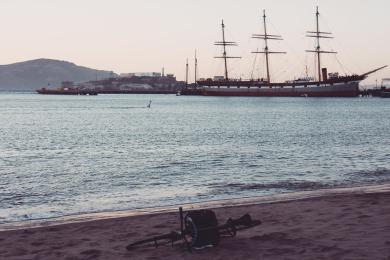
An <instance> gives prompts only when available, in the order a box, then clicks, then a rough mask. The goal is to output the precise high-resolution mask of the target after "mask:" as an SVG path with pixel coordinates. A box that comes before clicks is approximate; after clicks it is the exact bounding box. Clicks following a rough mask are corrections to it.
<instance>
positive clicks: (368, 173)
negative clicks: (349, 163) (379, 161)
mask: <svg viewBox="0 0 390 260" xmlns="http://www.w3.org/2000/svg"><path fill="white" fill-rule="evenodd" d="M349 175H353V176H362V177H369V178H375V177H390V169H386V168H378V169H375V170H364V171H357V172H352V173H349Z"/></svg>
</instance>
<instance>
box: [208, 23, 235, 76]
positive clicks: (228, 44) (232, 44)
mask: <svg viewBox="0 0 390 260" xmlns="http://www.w3.org/2000/svg"><path fill="white" fill-rule="evenodd" d="M221 25H222V41H221V42H215V43H214V45H219V46H223V53H222V56H219V57H214V58H217V59H224V62H225V80H226V81H228V80H229V76H228V67H227V59H240V58H241V57H233V56H227V53H226V46H237V43H236V42H228V41H226V40H225V24H224V23H223V20H222V24H221Z"/></svg>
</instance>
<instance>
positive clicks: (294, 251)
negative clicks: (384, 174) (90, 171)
mask: <svg viewBox="0 0 390 260" xmlns="http://www.w3.org/2000/svg"><path fill="white" fill-rule="evenodd" d="M198 208H213V209H214V211H215V213H216V215H217V218H218V220H219V223H224V222H225V221H226V220H227V218H229V217H233V218H237V217H240V216H241V215H243V214H245V213H250V214H251V215H252V218H254V219H260V220H262V222H263V224H262V225H261V226H258V227H255V228H253V229H250V230H246V231H243V232H241V233H239V234H238V235H237V237H234V238H226V239H223V240H222V241H221V243H220V244H219V245H218V246H217V247H215V248H208V249H204V250H199V251H198V250H197V251H194V252H193V253H188V252H187V251H186V250H185V248H184V247H183V246H182V245H180V243H176V244H175V246H174V247H173V248H172V247H171V246H161V247H159V248H157V249H155V248H153V247H141V248H137V249H135V250H134V251H130V252H128V251H126V249H125V247H126V245H127V244H129V243H131V242H133V241H135V240H139V239H143V238H146V237H150V236H155V235H158V234H163V233H167V232H170V231H172V230H178V229H179V217H178V212H177V209H174V208H172V209H164V211H161V209H160V210H159V211H154V212H150V211H148V212H146V211H145V210H144V211H143V212H140V211H137V212H134V211H133V212H132V213H133V215H131V214H130V215H129V212H126V214H127V215H126V216H125V215H124V213H123V212H121V213H120V214H118V213H116V214H111V215H110V216H107V215H106V217H105V218H102V216H101V215H100V216H99V219H97V218H96V217H97V216H93V217H90V219H89V220H88V221H86V220H85V218H84V221H82V220H80V219H78V220H75V219H74V220H73V221H70V220H69V219H67V222H64V220H61V221H57V222H46V224H43V223H40V224H39V225H37V223H35V224H31V223H29V225H24V226H18V228H17V229H16V230H6V231H4V229H5V228H4V225H3V231H1V232H0V248H1V249H0V259H67V260H70V259H386V260H387V259H390V221H389V219H390V185H388V184H385V185H376V186H366V187H354V188H340V189H332V190H320V191H312V192H300V193H294V194H280V195H277V196H276V195H275V196H273V197H271V196H268V197H267V198H264V197H263V199H261V197H258V198H244V199H240V200H239V201H231V200H230V201H218V203H217V202H212V203H211V202H208V204H204V203H203V204H202V205H200V204H191V207H189V205H184V209H185V210H189V209H198ZM121 214H122V215H121ZM114 215H115V217H114ZM91 219H93V220H91ZM44 225H46V226H44ZM9 229H10V228H9Z"/></svg>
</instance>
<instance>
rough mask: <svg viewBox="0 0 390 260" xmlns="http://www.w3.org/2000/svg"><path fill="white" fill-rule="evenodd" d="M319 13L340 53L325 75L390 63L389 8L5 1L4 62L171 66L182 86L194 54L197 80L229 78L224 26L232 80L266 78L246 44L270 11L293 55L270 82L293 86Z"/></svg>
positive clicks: (386, 4) (252, 43)
mask: <svg viewBox="0 0 390 260" xmlns="http://www.w3.org/2000/svg"><path fill="white" fill-rule="evenodd" d="M316 5H319V7H320V13H321V19H320V23H321V28H322V30H324V31H332V32H333V33H334V36H335V37H336V38H335V39H334V40H324V41H323V46H322V47H323V48H324V49H329V50H335V51H338V52H339V54H337V55H327V57H326V58H325V57H324V65H325V64H326V66H327V67H328V70H329V71H331V72H332V71H339V72H341V73H342V74H344V73H358V74H359V73H364V72H366V71H369V70H371V69H374V68H376V67H379V66H382V65H386V64H389V65H390V11H389V10H390V1H389V0H242V1H237V0H165V1H162V0H109V1H108V0H1V1H0V24H1V25H2V26H1V27H0V30H1V36H2V37H1V38H2V39H1V45H0V46H1V48H0V50H1V61H0V64H9V63H13V62H18V61H24V60H28V59H36V58H53V59H60V60H68V61H72V62H74V63H76V64H78V65H83V66H88V67H93V68H98V69H105V70H113V71H115V72H117V73H121V72H140V71H161V68H162V67H165V71H166V72H168V73H175V74H176V75H177V76H178V78H179V79H183V78H184V75H185V60H186V58H187V57H188V58H190V66H191V72H190V73H191V79H193V75H192V73H193V68H192V65H193V60H192V57H193V53H194V50H195V49H197V51H198V56H199V71H200V77H209V76H213V75H223V64H222V61H221V60H215V59H213V57H214V56H216V55H219V54H220V48H219V47H217V46H213V42H214V41H217V40H220V38H221V28H220V23H221V20H222V19H224V21H225V24H226V34H227V38H228V39H227V40H233V41H237V42H238V43H239V46H238V47H234V48H230V49H229V50H230V52H229V53H230V54H231V55H238V56H242V59H241V60H235V61H232V62H230V63H229V72H230V74H231V76H233V77H242V78H249V77H250V76H251V74H252V73H253V75H254V76H255V77H262V76H264V71H265V70H264V58H263V57H260V56H259V57H255V56H254V55H253V54H251V53H250V52H251V51H255V50H256V49H257V48H259V49H261V48H263V44H262V42H260V41H258V40H255V39H251V38H250V37H251V34H252V33H262V23H261V12H262V10H263V9H266V11H267V15H268V18H269V33H274V34H281V35H282V36H283V38H284V41H283V42H272V43H271V44H270V48H271V49H272V50H275V51H279V50H283V51H287V52H288V54H287V55H277V56H276V55H275V56H273V57H272V60H271V66H272V69H271V71H272V75H273V79H274V80H285V79H291V78H294V77H299V76H302V75H304V74H305V67H306V65H307V66H308V68H309V73H310V74H313V68H314V58H313V55H312V54H307V53H305V50H306V49H310V48H313V46H314V41H313V39H309V38H306V37H305V32H306V31H307V30H313V29H314V28H315V27H314V22H315V16H314V13H315V7H316ZM255 58H256V62H255ZM253 64H256V65H255V66H254V65H253ZM382 77H390V69H386V70H384V71H382V72H381V73H377V74H375V75H374V76H371V77H370V78H369V80H367V81H366V82H365V83H366V84H367V83H375V80H376V79H378V80H379V79H381V78H382Z"/></svg>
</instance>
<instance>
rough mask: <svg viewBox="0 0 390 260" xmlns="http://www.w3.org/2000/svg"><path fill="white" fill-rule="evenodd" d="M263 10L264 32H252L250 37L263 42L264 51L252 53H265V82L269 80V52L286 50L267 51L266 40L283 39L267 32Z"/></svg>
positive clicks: (275, 52) (274, 52)
mask: <svg viewBox="0 0 390 260" xmlns="http://www.w3.org/2000/svg"><path fill="white" fill-rule="evenodd" d="M266 18H267V17H266V15H265V10H263V24H264V34H253V35H252V38H255V39H263V40H264V43H265V47H264V51H253V52H252V53H263V54H265V61H266V66H267V82H268V83H270V82H271V77H270V72H269V54H285V53H286V52H277V51H269V49H268V40H283V39H282V36H280V35H272V34H268V33H267V21H266Z"/></svg>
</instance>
